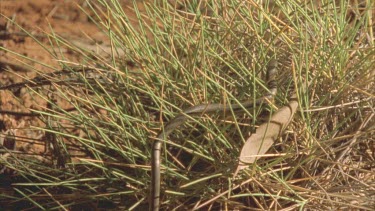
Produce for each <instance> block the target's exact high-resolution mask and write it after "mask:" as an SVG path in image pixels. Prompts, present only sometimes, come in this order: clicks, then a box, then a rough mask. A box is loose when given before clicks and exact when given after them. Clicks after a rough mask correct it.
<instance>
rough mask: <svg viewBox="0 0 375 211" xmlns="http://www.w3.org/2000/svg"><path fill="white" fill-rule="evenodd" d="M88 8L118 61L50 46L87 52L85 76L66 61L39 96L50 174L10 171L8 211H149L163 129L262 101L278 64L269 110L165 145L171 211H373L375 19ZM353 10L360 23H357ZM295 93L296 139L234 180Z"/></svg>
mask: <svg viewBox="0 0 375 211" xmlns="http://www.w3.org/2000/svg"><path fill="white" fill-rule="evenodd" d="M88 5H89V6H90V8H91V9H92V10H91V11H89V12H88V14H91V15H90V18H91V19H92V21H94V22H95V23H96V24H97V25H98V27H99V28H101V29H102V30H103V32H105V33H107V35H108V38H109V40H110V43H111V46H110V47H111V48H110V49H111V51H110V52H109V53H108V54H95V53H92V52H90V51H88V50H85V49H80V48H78V47H72V46H77V45H71V44H69V43H68V42H67V41H65V40H63V39H61V38H59V37H57V36H54V39H55V40H53V42H51V43H57V44H59V46H60V47H63V46H69V47H70V48H71V50H72V51H74V52H78V53H79V54H80V55H81V56H82V64H81V65H78V66H75V67H73V68H72V67H71V65H69V62H68V61H61V65H62V68H63V69H64V70H65V72H68V73H66V74H68V77H66V74H65V76H64V77H65V78H64V77H63V76H61V78H59V79H57V80H56V79H55V78H54V80H55V81H53V82H52V83H49V84H48V85H47V86H46V85H43V86H38V87H35V88H31V89H30V92H33V93H36V94H38V95H39V96H41V97H42V98H44V99H45V100H46V101H48V107H47V109H45V110H43V111H41V110H40V111H35V110H34V111H33V112H35V113H36V114H38V115H40V118H41V119H42V121H44V122H45V125H46V127H45V128H38V129H39V130H42V131H44V134H45V136H44V138H43V141H45V142H47V145H46V147H49V148H50V149H49V154H48V153H47V154H46V156H50V157H51V155H52V159H53V160H52V162H45V160H44V159H41V158H39V157H38V158H32V157H30V156H29V157H26V156H19V155H17V156H16V155H14V156H11V157H8V158H7V159H2V160H1V162H2V164H4V165H6V166H7V167H8V168H10V169H12V170H14V175H15V179H14V180H12V186H11V187H12V188H13V190H14V192H13V193H9V194H8V193H6V194H2V197H3V198H5V199H4V200H2V201H4V202H7V203H10V202H11V203H13V204H20V202H27V203H29V204H32V206H33V207H38V208H43V209H62V208H66V209H74V208H76V207H83V206H90V208H106V209H109V208H113V209H146V208H147V207H148V197H149V186H150V159H151V158H150V157H151V156H150V155H151V146H152V141H153V138H155V137H156V134H157V133H158V132H159V131H160V130H161V128H163V126H164V125H165V124H166V123H167V122H168V120H170V119H171V118H173V117H174V116H175V115H177V114H178V113H179V112H181V110H183V109H184V108H187V107H190V106H192V105H198V104H201V103H239V102H242V101H244V100H249V99H254V100H255V99H257V98H258V97H260V96H262V95H263V94H264V93H266V92H267V88H266V86H265V82H264V78H265V77H264V74H265V68H266V64H267V63H268V61H269V59H270V58H271V57H276V58H277V59H278V61H279V71H280V74H279V76H278V81H279V94H278V95H277V96H276V100H275V102H274V103H273V104H274V105H273V106H266V107H259V106H258V107H254V108H253V109H251V110H243V112H242V113H240V114H238V113H233V112H232V113H231V112H229V113H225V114H219V113H218V114H216V115H213V116H212V115H210V116H207V115H202V116H198V117H194V118H192V119H191V120H189V121H188V122H187V123H186V124H185V125H184V126H182V127H181V128H179V129H178V130H176V131H175V132H174V133H173V134H172V135H171V136H170V137H169V139H168V140H167V141H166V142H165V146H164V148H163V151H162V156H163V159H162V184H161V187H162V197H161V208H162V209H165V210H170V209H173V208H177V209H194V208H203V209H213V210H221V209H229V210H232V209H244V208H246V207H247V208H249V207H250V208H258V209H284V208H313V209H332V208H361V209H370V208H371V206H372V205H371V203H373V198H372V199H371V197H373V190H374V188H375V187H374V184H375V178H374V174H373V172H372V171H371V170H372V168H373V163H374V155H373V142H372V141H373V138H372V137H373V135H374V134H373V133H374V120H373V119H374V118H372V117H373V116H374V111H373V109H372V108H373V104H374V99H373V98H374V90H373V89H371V87H373V86H374V79H373V78H374V72H373V70H374V45H373V25H372V23H373V20H372V17H373V16H371V11H372V10H373V9H374V8H373V5H371V4H370V5H362V6H361V7H360V5H350V4H348V3H347V2H345V1H343V2H342V3H341V4H335V2H334V1H327V2H325V3H322V4H319V5H316V4H310V3H305V4H301V3H298V2H295V1H288V2H286V3H279V2H276V3H272V4H271V3H270V4H268V3H264V4H257V3H255V2H253V1H245V2H244V1H222V2H221V1H220V2H218V1H207V2H205V1H202V2H200V1H191V2H190V1H186V2H185V3H181V4H179V3H178V2H177V3H176V4H173V3H172V4H167V3H164V4H162V3H159V4H158V5H154V4H151V3H150V4H147V3H145V4H144V5H143V7H142V8H143V9H142V11H140V10H139V8H138V6H139V4H138V6H137V4H134V5H127V6H129V7H131V8H132V11H133V12H132V13H129V12H124V10H123V8H122V7H121V6H120V4H119V3H118V2H117V1H111V2H108V1H97V2H95V3H88ZM176 8H178V10H176ZM349 9H353V10H355V11H359V13H358V15H357V16H355V19H354V20H353V19H350V18H349V17H348V16H349V14H350V13H348V12H347V11H349ZM125 11H129V10H125ZM130 14H132V15H130ZM45 47H46V49H48V48H49V47H50V46H45ZM54 53H55V54H54V55H55V56H56V55H58V54H56V52H54ZM57 57H59V58H60V59H61V58H64V57H62V56H57ZM61 60H64V59H61ZM56 76H59V77H60V75H56ZM44 77H45V78H46V76H44ZM302 87H306V88H305V89H302ZM292 92H297V98H298V101H299V102H300V109H299V111H298V114H297V115H296V117H295V119H294V121H293V122H292V124H291V126H290V127H289V129H288V130H287V132H286V134H281V137H280V139H279V140H278V142H277V143H275V145H274V146H273V147H272V149H271V150H270V151H269V152H268V155H265V156H264V157H263V158H259V159H258V161H257V162H256V163H255V164H253V165H251V166H250V168H249V169H248V170H246V171H244V172H243V173H241V175H239V176H238V177H236V178H232V175H233V173H234V170H235V169H236V163H237V158H238V156H239V152H240V150H241V147H242V146H243V144H244V142H245V141H246V139H247V138H248V137H249V134H250V133H251V132H252V131H253V130H254V127H256V126H257V125H258V124H259V123H260V122H262V121H264V119H265V118H266V117H268V115H269V114H270V113H271V114H272V112H273V111H274V109H276V108H277V107H279V106H282V105H284V104H285V103H286V102H287V101H288V97H289V96H291V93H292ZM59 101H65V102H69V104H70V108H68V109H67V108H62V107H60V106H59V103H58V102H59ZM371 191H372V192H371Z"/></svg>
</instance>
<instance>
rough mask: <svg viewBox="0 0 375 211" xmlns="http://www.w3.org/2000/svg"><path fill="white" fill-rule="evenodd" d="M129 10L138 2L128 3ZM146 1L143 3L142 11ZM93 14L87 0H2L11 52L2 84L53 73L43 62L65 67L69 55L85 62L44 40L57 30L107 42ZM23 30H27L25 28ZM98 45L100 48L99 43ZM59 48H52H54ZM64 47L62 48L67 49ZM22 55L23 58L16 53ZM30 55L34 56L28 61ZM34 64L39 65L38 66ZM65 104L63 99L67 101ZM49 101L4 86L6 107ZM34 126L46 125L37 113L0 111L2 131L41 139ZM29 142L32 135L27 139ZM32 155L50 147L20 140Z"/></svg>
mask: <svg viewBox="0 0 375 211" xmlns="http://www.w3.org/2000/svg"><path fill="white" fill-rule="evenodd" d="M122 3H123V8H124V10H125V12H126V13H127V14H130V15H131V14H132V13H133V12H132V11H131V10H130V9H129V7H128V6H129V5H130V6H131V5H132V1H127V0H126V1H122ZM141 3H142V2H141V1H139V6H140V8H141V9H142V6H141V5H142V4H141ZM82 9H83V10H86V11H88V12H89V14H90V8H89V7H88V5H87V3H86V2H85V1H84V0H70V1H69V0H68V1H62V0H58V1H53V0H38V1H35V0H23V1H20V0H19V1H16V0H0V14H1V15H2V16H0V46H1V47H3V48H5V49H7V50H0V87H1V86H5V85H9V84H13V83H18V82H21V81H25V79H27V78H33V77H35V76H36V75H37V73H36V70H39V71H42V72H52V71H53V69H51V68H47V67H45V66H44V65H42V64H45V65H49V66H51V67H54V68H56V69H59V66H58V62H57V61H56V59H61V58H65V60H68V61H72V62H79V61H80V56H79V55H77V54H75V53H74V52H72V51H70V50H69V49H64V47H63V48H59V51H58V52H59V53H60V52H61V54H60V55H58V56H57V57H54V56H52V54H51V53H50V52H48V51H47V50H46V49H44V48H43V47H42V46H41V45H40V44H39V43H38V42H41V43H42V44H44V45H48V46H50V39H49V38H48V37H47V36H45V34H46V33H48V34H53V33H56V34H58V35H60V36H63V37H64V38H67V39H69V40H88V41H90V42H91V43H106V42H107V41H108V40H107V37H106V35H105V34H104V33H102V32H101V31H99V29H98V28H97V26H96V25H95V24H94V23H93V22H92V21H90V19H89V18H88V17H87V15H86V14H85V13H84V12H82ZM21 28H22V29H21ZM23 30H25V31H27V32H28V33H30V34H32V35H33V36H34V37H35V38H36V39H38V42H37V41H36V40H34V39H33V38H31V37H30V36H26V35H27V34H26V33H25V31H23ZM94 48H95V46H94ZM57 49H58V48H57V47H56V48H54V47H50V48H49V49H48V50H49V51H51V50H52V51H53V50H57ZM61 50H62V51H61ZM12 52H15V53H16V54H18V55H20V56H17V55H15V54H14V53H12ZM22 57H28V58H30V59H24V58H22ZM33 68H34V69H33ZM61 106H63V107H64V105H63V102H62V105H61ZM45 107H46V102H45V101H44V100H42V99H41V98H39V97H38V96H36V95H35V94H32V93H30V92H29V91H27V88H22V89H21V90H19V91H17V92H14V91H13V92H12V91H10V90H0V111H12V112H29V111H30V109H43V108H45ZM30 126H35V127H43V124H42V122H41V121H40V120H39V119H38V118H37V117H30V116H22V115H10V114H4V112H3V113H2V112H0V131H1V132H2V134H8V133H10V132H11V133H13V134H14V135H16V136H23V137H28V138H40V136H41V134H39V132H35V131H32V130H24V129H25V128H30ZM25 140H26V139H25ZM26 143H27V145H28V150H30V151H31V152H32V153H42V152H44V150H45V149H44V146H40V145H37V144H33V143H30V142H23V141H22V140H21V139H20V140H19V141H17V145H16V149H22V148H24V147H25V144H26Z"/></svg>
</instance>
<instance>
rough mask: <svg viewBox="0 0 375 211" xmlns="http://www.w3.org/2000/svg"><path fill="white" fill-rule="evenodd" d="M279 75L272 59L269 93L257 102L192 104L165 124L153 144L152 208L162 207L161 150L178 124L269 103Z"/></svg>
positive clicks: (268, 84) (268, 76)
mask: <svg viewBox="0 0 375 211" xmlns="http://www.w3.org/2000/svg"><path fill="white" fill-rule="evenodd" d="M276 75H277V60H276V59H271V61H270V62H269V63H268V66H267V86H268V88H269V93H268V94H267V95H265V96H263V97H261V98H259V99H257V100H256V101H255V102H253V101H245V102H242V103H241V104H230V105H229V104H220V103H215V104H200V105H196V106H192V107H190V108H187V109H185V110H183V111H182V113H181V114H179V115H177V116H176V117H175V118H173V119H172V120H171V121H169V122H168V124H166V125H165V127H164V130H163V131H161V132H160V133H159V134H158V136H157V138H156V140H155V141H154V143H153V145H152V155H151V204H150V210H152V211H157V210H159V208H160V151H161V148H162V143H163V140H166V139H167V138H168V136H169V134H171V133H172V132H173V131H174V130H175V129H176V128H177V127H178V126H180V125H182V124H183V123H184V122H185V121H186V120H187V119H188V118H189V117H188V116H189V115H199V114H202V113H210V112H228V111H231V110H233V111H236V110H241V109H244V108H245V109H250V108H252V107H253V106H254V105H260V104H262V103H267V102H268V100H271V99H272V98H273V97H274V96H275V95H276V92H277V84H276V80H275V78H276Z"/></svg>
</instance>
